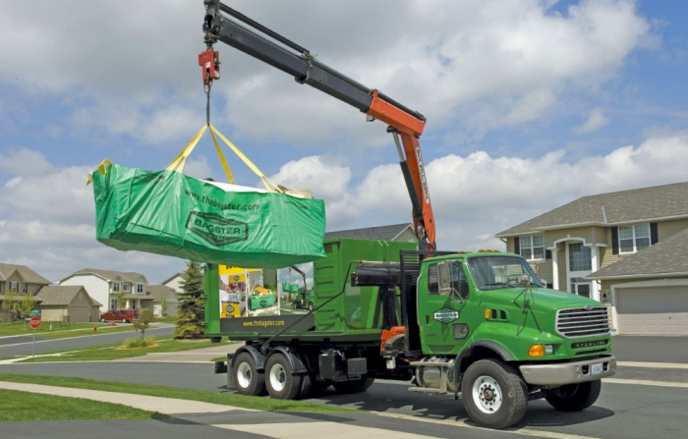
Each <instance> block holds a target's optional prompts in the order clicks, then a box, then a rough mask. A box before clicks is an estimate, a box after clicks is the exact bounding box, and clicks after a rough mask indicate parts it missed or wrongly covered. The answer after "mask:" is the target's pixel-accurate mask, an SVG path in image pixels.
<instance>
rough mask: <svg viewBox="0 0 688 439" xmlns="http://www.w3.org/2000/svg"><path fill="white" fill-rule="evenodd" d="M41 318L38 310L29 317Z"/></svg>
mask: <svg viewBox="0 0 688 439" xmlns="http://www.w3.org/2000/svg"><path fill="white" fill-rule="evenodd" d="M40 316H41V312H40V311H39V310H37V309H34V310H33V311H31V312H30V313H29V317H40Z"/></svg>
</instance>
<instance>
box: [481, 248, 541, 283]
mask: <svg viewBox="0 0 688 439" xmlns="http://www.w3.org/2000/svg"><path fill="white" fill-rule="evenodd" d="M467 262H468V267H469V269H470V270H471V275H472V276H473V280H474V281H475V285H476V286H477V287H478V289H479V290H495V289H498V288H507V287H511V288H516V287H519V286H521V277H522V276H523V275H524V274H526V275H528V277H529V278H530V282H531V283H532V284H533V286H539V285H540V281H539V280H538V278H537V276H535V274H534V273H533V270H532V269H531V268H530V265H528V263H527V262H526V261H525V260H523V259H521V258H515V257H510V256H480V257H475V258H469V259H468V260H467Z"/></svg>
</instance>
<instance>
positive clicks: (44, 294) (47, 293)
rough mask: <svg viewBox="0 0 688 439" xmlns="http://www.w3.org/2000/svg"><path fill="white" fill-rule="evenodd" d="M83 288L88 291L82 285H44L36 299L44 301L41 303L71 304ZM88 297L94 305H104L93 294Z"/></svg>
mask: <svg viewBox="0 0 688 439" xmlns="http://www.w3.org/2000/svg"><path fill="white" fill-rule="evenodd" d="M81 290H84V291H86V290H85V289H84V287H82V286H81V285H70V286H57V287H43V288H41V290H40V291H39V292H38V294H36V299H38V300H41V301H42V303H41V305H69V304H71V303H72V300H74V297H76V295H77V294H79V291H81ZM86 294H88V292H86ZM88 297H89V298H90V299H91V303H92V304H93V305H94V306H102V304H101V303H98V302H97V301H96V300H94V299H93V298H92V297H91V296H88Z"/></svg>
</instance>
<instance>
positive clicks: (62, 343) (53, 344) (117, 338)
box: [0, 326, 174, 358]
mask: <svg viewBox="0 0 688 439" xmlns="http://www.w3.org/2000/svg"><path fill="white" fill-rule="evenodd" d="M173 332H174V326H168V327H165V328H152V329H148V330H146V334H150V335H155V336H156V337H161V336H167V335H172V333H173ZM133 334H134V332H133V331H132V332H129V331H126V332H115V333H112V334H103V335H88V336H83V337H74V338H62V339H57V340H49V339H45V338H41V339H39V338H37V339H36V347H35V349H36V353H39V352H52V351H59V350H66V349H74V348H83V347H87V346H97V345H102V344H108V343H120V342H122V341H124V339H126V338H129V337H132V335H133ZM13 341H14V344H10V343H12V342H13ZM0 342H2V343H3V344H2V346H0V358H5V357H7V358H9V357H14V356H16V355H26V354H31V352H32V349H33V348H32V344H33V343H32V342H31V339H30V338H29V340H28V341H26V340H22V339H19V338H17V339H15V337H12V338H7V339H3V340H1V341H0Z"/></svg>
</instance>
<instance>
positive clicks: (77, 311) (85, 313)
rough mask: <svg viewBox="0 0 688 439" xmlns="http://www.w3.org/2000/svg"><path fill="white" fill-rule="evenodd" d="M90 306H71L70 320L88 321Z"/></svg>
mask: <svg viewBox="0 0 688 439" xmlns="http://www.w3.org/2000/svg"><path fill="white" fill-rule="evenodd" d="M90 308H91V307H90V306H74V305H72V306H70V307H69V321H70V322H88V321H89V311H90Z"/></svg>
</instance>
